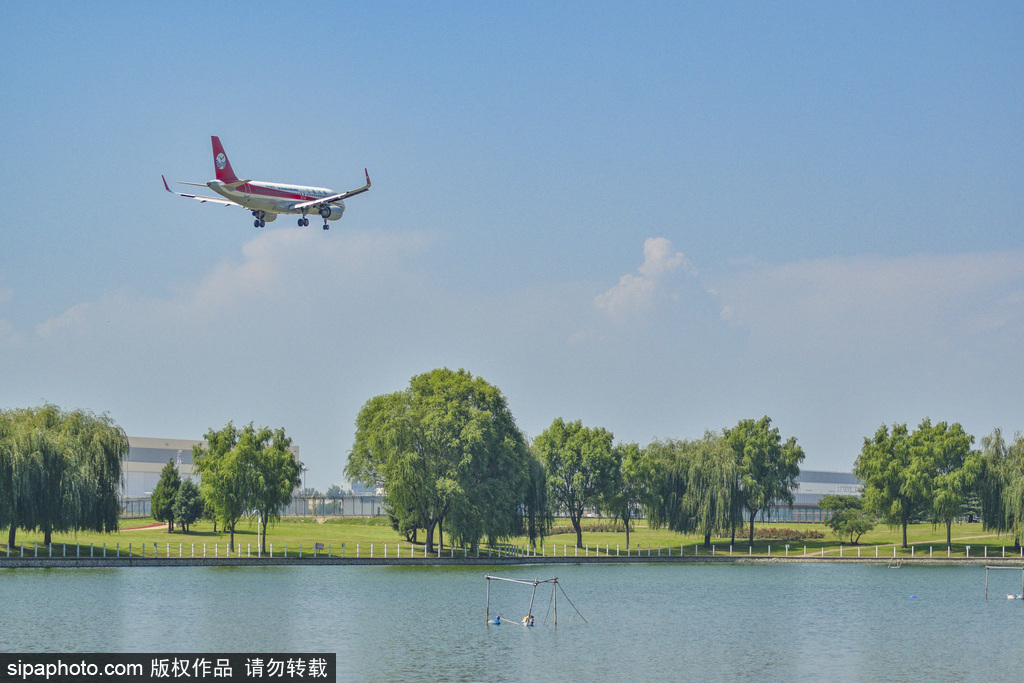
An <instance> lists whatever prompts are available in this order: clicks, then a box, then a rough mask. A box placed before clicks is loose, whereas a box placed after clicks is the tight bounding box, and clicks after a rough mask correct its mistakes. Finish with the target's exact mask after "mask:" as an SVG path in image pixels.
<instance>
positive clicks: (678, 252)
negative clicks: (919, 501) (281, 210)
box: [0, 2, 1024, 490]
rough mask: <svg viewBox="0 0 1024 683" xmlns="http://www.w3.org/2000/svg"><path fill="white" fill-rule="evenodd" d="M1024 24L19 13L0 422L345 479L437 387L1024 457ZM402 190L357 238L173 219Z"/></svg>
mask: <svg viewBox="0 0 1024 683" xmlns="http://www.w3.org/2000/svg"><path fill="white" fill-rule="evenodd" d="M1022 32H1024V7H1022V6H1021V5H1020V4H1019V3H1009V2H1008V3H971V4H964V3H941V2H921V3H915V2H908V3H872V2H868V3H857V4H838V5H837V4H835V3H660V2H658V3H621V4H620V3H594V2H587V3H536V4H530V3H514V4H501V3H459V4H440V5H429V6H428V5H423V4H420V3H410V4H405V3H390V4H387V5H386V6H384V7H378V6H372V4H371V5H365V6H364V5H359V4H355V5H346V6H344V7H339V6H338V5H336V4H334V3H297V4H294V5H291V4H288V3H278V4H275V5H274V6H272V7H268V8H259V7H256V8H246V9H245V10H244V11H243V10H242V9H241V7H240V6H237V5H231V4H228V3H193V4H187V3H181V4H174V5H173V6H170V5H167V6H162V5H157V4H150V3H139V4H138V6H134V5H129V6H124V5H113V4H103V3H96V4H78V3H67V4H56V3H25V4H17V5H12V6H10V7H7V8H5V10H4V21H3V22H2V23H0V92H2V93H3V97H2V98H0V123H2V125H0V182H2V184H3V186H4V187H5V188H6V189H7V195H8V201H7V203H6V206H5V210H4V212H3V216H2V218H0V406H4V407H23V406H30V405H37V404H39V403H40V402H42V401H50V402H54V403H57V404H59V405H61V406H64V407H69V408H73V407H81V408H87V409H90V410H93V411H96V412H108V413H109V414H110V415H111V417H112V418H114V419H115V420H116V421H117V422H118V423H119V424H121V425H122V426H123V427H124V428H125V430H126V431H127V432H128V433H129V434H130V435H135V436H152V437H169V438H201V437H202V435H203V434H204V433H205V432H206V431H207V429H209V428H211V427H213V428H219V427H221V426H223V425H224V424H225V423H226V422H227V421H228V420H234V421H235V422H236V423H247V422H250V421H254V422H256V423H257V424H266V425H270V426H273V427H284V428H285V429H286V431H287V432H288V433H289V434H290V435H291V436H292V437H293V438H294V440H295V442H296V443H297V444H298V445H299V446H300V448H301V453H302V458H303V460H304V461H305V462H306V463H307V464H308V465H309V467H310V472H309V483H310V485H316V486H317V487H319V488H321V490H322V489H325V488H326V487H327V486H328V485H329V484H330V483H333V482H336V481H340V480H341V479H342V468H343V467H344V463H345V460H346V458H347V454H348V451H349V448H350V446H351V441H352V437H353V432H354V421H355V417H356V414H357V412H358V410H359V408H360V407H361V406H362V404H363V403H364V402H365V401H366V400H367V399H369V398H370V397H372V396H374V395H377V394H381V393H386V392H391V391H397V390H400V389H402V388H404V387H405V386H406V385H407V383H408V380H409V378H410V377H412V376H413V375H415V374H418V373H421V372H427V371H429V370H431V369H433V368H436V367H442V366H447V367H451V368H466V369H467V370H469V371H470V372H472V373H473V374H475V375H480V376H482V377H483V378H484V379H486V380H487V381H489V382H491V383H492V384H495V385H496V386H498V387H499V388H500V389H501V390H502V391H503V392H504V393H505V395H506V396H507V398H508V400H509V404H510V407H511V408H512V411H513V413H514V414H515V416H516V418H517V421H518V422H519V425H520V426H521V427H522V428H523V429H524V430H525V431H526V432H527V433H528V434H530V435H532V436H536V435H537V434H539V433H540V432H541V431H542V430H543V429H545V428H546V427H547V426H548V425H549V424H550V423H551V421H552V420H553V419H554V418H556V417H564V418H565V419H582V420H583V421H584V423H586V424H589V425H593V426H602V427H605V428H607V429H609V430H611V431H612V432H614V433H615V435H616V438H617V439H619V440H621V441H636V442H639V443H641V444H646V443H648V442H650V441H651V440H652V439H654V438H667V437H672V438H692V437H698V436H700V435H701V434H702V433H703V431H704V430H705V429H721V428H722V427H726V426H731V425H734V424H735V423H736V422H737V421H738V420H740V419H742V418H747V417H752V418H758V417H761V416H762V415H768V416H770V417H771V418H772V420H773V422H774V424H775V425H776V426H777V427H778V428H779V429H780V431H781V432H782V434H783V435H784V436H785V437H789V436H795V437H796V438H797V440H798V442H799V443H800V444H801V445H802V446H803V448H804V450H805V452H806V455H807V458H806V460H805V463H804V467H805V468H810V469H849V468H850V467H851V466H852V464H853V461H854V459H855V458H856V456H857V454H858V453H859V451H860V447H861V445H862V442H863V437H865V436H868V435H870V434H872V433H873V432H874V431H875V430H876V429H877V428H878V427H879V426H880V425H881V424H883V423H885V424H892V423H895V422H909V423H911V424H913V425H916V424H917V423H918V422H920V420H921V419H922V418H924V417H926V416H928V417H931V418H932V420H933V421H938V420H946V421H950V422H952V421H957V422H960V423H962V424H963V425H964V427H965V428H966V429H967V430H968V432H970V433H972V434H974V435H975V436H976V437H977V438H978V439H980V437H982V436H984V435H986V434H988V433H990V432H991V431H992V429H993V428H995V427H1001V428H1002V429H1003V430H1004V431H1005V432H1007V433H1013V432H1014V431H1016V430H1020V429H1024V412H1022V410H1021V408H1022V404H1021V399H1020V389H1019V387H1020V386H1022V385H1024V359H1022V354H1021V352H1020V349H1021V340H1022V338H1024V235H1022V231H1021V224H1022V218H1024V201H1022V192H1021V189H1022V187H1024V161H1022V159H1024V127H1022V125H1021V123H1022V121H1024V42H1022V41H1021V40H1020V36H1021V34H1022ZM211 134H215V135H219V136H220V137H221V139H222V141H223V142H224V145H225V148H226V150H227V152H228V155H229V157H230V158H231V162H232V165H233V166H234V168H235V170H236V172H238V174H239V175H240V176H242V177H246V178H255V179H257V180H268V181H279V182H292V183H299V184H308V185H317V186H326V187H331V188H334V189H337V190H344V189H350V188H353V187H357V186H358V185H360V184H361V183H362V169H363V168H364V167H366V168H368V169H369V171H370V175H371V178H372V179H373V183H374V185H373V189H372V190H371V191H370V192H369V193H366V194H364V195H361V196H358V197H355V198H353V199H352V200H350V201H349V202H348V210H347V212H346V214H345V218H343V219H342V220H341V221H340V222H338V223H334V224H332V229H331V230H330V232H326V233H325V232H323V231H322V230H320V229H319V228H317V227H316V226H317V224H316V222H315V221H314V222H313V224H314V227H312V228H305V229H303V228H298V227H296V226H295V223H294V220H293V218H291V217H282V218H280V219H279V220H278V221H276V222H274V223H270V224H268V226H267V228H266V229H264V230H256V229H254V228H253V227H252V219H251V217H250V216H249V215H248V214H247V213H246V212H244V211H243V210H241V209H233V208H226V207H220V206H213V205H203V204H199V203H198V202H191V201H187V200H183V199H179V198H177V197H174V196H172V195H169V194H167V193H166V192H165V191H164V190H163V186H162V184H161V182H160V175H161V174H166V176H167V178H168V180H169V181H171V182H174V181H177V180H187V181H193V182H204V181H206V180H208V179H209V178H211V177H213V165H212V158H211V152H210V135H211Z"/></svg>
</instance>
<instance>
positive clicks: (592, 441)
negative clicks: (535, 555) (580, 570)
mask: <svg viewBox="0 0 1024 683" xmlns="http://www.w3.org/2000/svg"><path fill="white" fill-rule="evenodd" d="M612 438H613V437H612V433H611V432H609V431H608V430H606V429H604V428H601V427H594V428H592V427H584V426H583V424H582V423H581V422H580V421H579V420H576V421H575V422H569V423H566V422H565V421H564V420H563V419H562V418H557V419H556V420H555V421H554V422H552V423H551V426H550V427H548V428H547V429H545V430H544V431H543V432H542V433H541V434H540V436H538V437H537V440H536V441H535V442H534V447H535V448H536V450H537V453H538V455H539V456H540V459H541V461H542V462H543V463H544V467H545V469H546V470H547V475H548V488H549V490H550V493H551V502H552V505H553V507H554V508H555V509H556V510H558V511H560V512H564V513H565V514H567V515H568V516H569V520H570V521H571V522H572V528H573V529H575V530H576V547H577V548H582V547H583V527H582V525H581V520H582V519H583V514H584V512H585V511H586V510H587V509H595V510H599V509H600V507H601V505H602V504H603V503H604V502H605V501H606V500H607V499H608V496H609V494H610V493H611V492H612V491H613V490H614V489H613V487H614V485H615V478H616V473H617V472H618V471H619V467H620V464H619V461H618V458H619V457H621V453H620V452H617V451H616V450H615V449H614V448H612Z"/></svg>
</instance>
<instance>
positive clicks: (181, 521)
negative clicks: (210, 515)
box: [173, 477, 203, 534]
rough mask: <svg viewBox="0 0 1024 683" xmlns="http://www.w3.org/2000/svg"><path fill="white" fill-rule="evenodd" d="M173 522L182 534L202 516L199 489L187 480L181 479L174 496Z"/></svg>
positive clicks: (201, 501)
mask: <svg viewBox="0 0 1024 683" xmlns="http://www.w3.org/2000/svg"><path fill="white" fill-rule="evenodd" d="M173 509H174V521H176V522H177V523H178V526H180V527H181V530H182V533H186V534H187V533H188V528H189V527H190V526H192V524H193V523H194V522H195V521H196V520H197V519H199V518H200V517H202V515H203V496H202V494H201V493H200V492H199V487H198V486H196V485H195V483H193V481H192V480H191V479H189V478H187V477H186V478H185V479H182V481H181V485H180V486H179V487H178V492H177V493H176V494H175V496H174V505H173Z"/></svg>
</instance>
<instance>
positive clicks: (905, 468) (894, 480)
mask: <svg viewBox="0 0 1024 683" xmlns="http://www.w3.org/2000/svg"><path fill="white" fill-rule="evenodd" d="M853 473H854V474H855V475H856V476H857V478H858V479H860V480H861V481H863V482H864V492H863V498H864V503H865V506H866V507H867V509H868V510H869V511H871V512H874V513H876V514H878V515H879V516H880V517H881V518H882V520H883V521H884V522H885V523H886V524H889V525H890V526H894V527H895V526H901V527H902V528H903V547H904V548H906V547H907V525H908V524H910V520H911V519H914V518H916V517H919V516H921V515H923V514H925V513H927V512H928V510H929V509H930V506H931V493H932V480H933V478H934V475H935V468H934V458H933V457H932V453H931V451H930V450H929V448H927V446H926V445H925V444H923V443H921V441H920V440H914V439H912V438H911V434H910V432H909V431H908V430H907V425H906V423H904V424H896V425H893V427H892V430H891V431H890V430H889V428H888V427H887V426H886V425H882V426H881V427H879V428H878V430H877V431H876V432H875V435H874V437H872V438H867V437H865V438H864V446H863V447H862V448H861V452H860V455H859V456H857V460H856V462H855V463H854V466H853Z"/></svg>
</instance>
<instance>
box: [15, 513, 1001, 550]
mask: <svg viewBox="0 0 1024 683" xmlns="http://www.w3.org/2000/svg"><path fill="white" fill-rule="evenodd" d="M153 524H155V522H154V521H153V520H152V519H148V518H143V519H126V520H122V521H121V530H120V531H118V532H116V533H112V534H98V533H84V532H83V533H79V534H77V535H76V534H54V535H53V546H52V549H48V548H46V546H44V545H42V540H43V536H42V534H41V533H37V532H26V531H23V530H19V531H18V534H17V538H16V547H15V548H12V549H11V552H10V554H11V555H12V556H17V555H18V554H19V552H20V550H21V547H22V546H23V547H24V553H25V555H26V556H33V555H34V554H35V553H37V552H38V554H39V556H41V557H43V556H48V555H49V554H50V553H51V552H52V554H53V556H55V557H59V556H61V555H64V554H66V555H67V556H69V557H74V556H75V555H76V554H80V555H81V556H89V555H90V552H91V553H92V554H93V555H94V556H102V555H103V551H104V547H105V548H106V553H107V556H112V555H114V554H115V553H116V552H120V554H121V556H122V557H123V556H125V555H127V554H128V552H129V547H130V548H131V554H132V555H134V556H137V557H138V556H141V554H142V549H143V548H145V553H146V556H148V557H152V556H153V554H154V543H155V544H156V552H158V553H159V555H160V557H164V556H165V555H167V554H168V553H169V554H170V556H171V557H177V556H178V554H179V552H180V553H181V555H182V556H184V557H190V556H191V555H192V553H193V547H194V548H195V550H194V552H195V555H196V556H197V557H202V556H203V555H204V546H205V554H206V555H207V556H211V557H212V556H213V555H214V553H215V552H216V554H217V555H220V556H224V555H225V554H226V552H227V545H228V541H229V535H228V534H227V533H225V532H224V531H223V529H221V528H218V530H217V532H216V533H214V531H213V525H212V524H211V523H209V522H201V523H199V524H194V525H192V527H191V528H190V530H189V533H187V534H183V533H180V532H178V531H175V532H174V533H168V532H167V525H166V524H162V525H160V526H158V527H151V526H150V525H153ZM556 526H557V527H560V528H563V529H564V528H566V527H568V526H569V523H568V520H557V521H556ZM607 526H608V523H607V521H606V520H587V521H585V522H584V533H583V544H584V546H585V548H581V549H579V550H578V551H577V550H576V548H575V547H574V545H575V542H576V536H575V534H574V533H571V532H570V533H558V534H555V535H552V536H548V537H547V538H545V539H544V543H543V545H542V546H539V547H538V548H537V554H538V555H540V554H542V553H543V554H544V555H548V556H550V555H557V556H559V557H562V556H566V557H576V556H578V557H584V556H593V555H594V554H596V553H600V554H601V555H604V554H605V553H606V552H607V553H608V554H610V555H616V554H618V555H620V556H622V555H626V552H627V551H626V545H625V544H626V535H625V533H623V532H621V531H618V532H616V531H599V530H597V529H599V528H605V527H607ZM147 527H149V528H147ZM761 527H777V528H779V529H792V530H795V531H797V532H803V533H806V532H808V531H811V530H814V531H818V532H823V533H824V535H825V538H824V539H817V540H810V539H809V540H800V539H796V540H789V541H783V540H757V541H755V544H754V548H753V553H752V554H753V555H761V556H764V555H766V554H767V553H768V552H769V549H770V552H771V555H772V556H776V557H781V556H785V555H786V554H787V550H786V543H788V544H789V550H788V554H789V555H790V556H794V555H804V554H805V548H806V554H807V555H817V556H821V555H822V552H824V556H825V557H838V556H839V555H840V552H842V555H843V557H857V556H858V552H859V553H860V556H861V557H875V556H876V552H877V556H878V557H881V558H885V557H893V553H894V546H895V556H896V557H910V556H911V555H913V556H914V557H928V556H929V554H930V553H931V554H932V555H933V556H934V557H946V556H947V551H946V542H945V535H946V533H945V532H946V530H945V527H944V526H938V527H934V526H932V525H931V524H915V525H911V526H910V527H909V528H908V530H907V531H908V543H909V545H910V546H911V548H908V549H907V550H904V549H903V548H901V547H899V545H900V544H901V541H902V530H901V529H899V528H896V529H889V528H888V527H885V526H879V527H877V528H876V529H875V530H874V531H872V532H870V533H867V534H864V536H862V537H861V539H860V541H861V542H860V544H859V545H856V546H851V545H849V544H848V543H843V542H840V541H839V540H838V539H836V538H835V536H834V535H833V534H832V533H831V531H829V530H828V529H827V528H826V527H825V526H824V525H821V524H805V523H768V524H763V525H762V524H757V525H755V529H757V528H761ZM424 538H425V536H424V534H423V532H422V531H421V532H420V535H419V538H418V540H419V543H418V544H416V545H415V546H414V545H413V544H411V543H409V542H408V541H407V540H406V539H405V538H404V537H402V536H400V535H399V534H398V533H397V532H395V531H394V530H393V529H392V528H391V527H390V525H389V524H388V522H387V519H386V518H383V517H375V518H363V517H346V518H326V519H324V518H319V519H317V520H313V519H311V518H309V517H288V518H284V519H282V520H281V521H279V522H278V523H276V524H274V525H272V526H270V527H269V528H268V531H267V544H268V547H271V546H272V548H273V554H274V555H275V556H281V555H283V554H284V553H285V548H286V547H287V553H288V555H289V556H293V557H297V556H298V555H299V553H300V548H301V552H302V554H303V556H311V555H312V554H313V552H314V545H315V544H318V543H321V544H323V550H318V551H316V552H317V554H324V553H326V552H328V551H329V552H330V553H331V554H332V555H333V556H341V555H342V554H344V556H346V557H356V556H357V554H358V556H359V557H370V553H371V551H372V552H373V555H374V557H382V556H383V554H384V552H385V547H386V549H387V554H388V556H389V557H394V556H395V554H396V553H397V552H401V556H402V557H408V556H409V554H410V551H411V552H413V553H415V555H416V556H417V557H422V555H423V539H424ZM434 540H435V542H436V541H437V538H436V536H435V539H434ZM703 540H704V539H703V537H699V536H695V535H687V534H677V533H674V532H671V531H666V530H664V529H649V528H648V527H647V523H646V522H645V521H643V520H638V521H637V522H636V523H635V525H634V528H633V531H632V532H631V533H630V537H629V541H630V546H631V548H630V550H629V554H630V555H631V556H635V555H636V554H637V553H638V552H640V553H641V554H642V555H644V556H646V555H647V554H648V552H650V554H651V555H657V554H659V552H660V553H661V554H662V555H665V554H671V555H679V554H680V553H682V554H685V555H695V554H700V555H710V554H711V553H712V549H711V548H705V547H703V545H702V543H703ZM235 543H236V550H235V552H234V553H233V554H234V555H235V556H237V555H238V552H239V549H240V550H241V554H242V556H243V557H244V556H246V555H247V554H249V553H251V554H252V555H256V554H257V552H258V551H257V546H258V539H257V535H256V524H255V522H250V521H249V520H242V521H241V522H239V524H238V526H237V528H236V531H235ZM526 543H527V541H526V539H525V538H516V539H510V540H509V541H508V542H507V545H511V546H517V545H518V546H525V545H526ZM36 544H38V549H37V547H36ZM712 544H713V546H714V553H715V554H728V553H729V552H730V542H729V539H728V538H721V537H716V538H712ZM967 546H970V556H971V557H981V556H984V555H986V553H987V556H989V557H1000V556H1002V554H1003V552H1006V554H1007V555H1008V556H1010V555H1014V556H1020V553H1021V551H1020V549H1019V548H1018V549H1016V550H1014V549H1013V539H1012V538H1011V537H1009V536H999V535H997V534H994V533H991V532H987V531H984V530H983V529H982V528H981V524H955V525H953V545H952V548H951V550H950V552H949V556H950V557H965V556H966V554H967ZM840 547H842V550H841V551H840ZM876 547H877V548H878V549H877V551H876ZM638 548H639V550H638ZM1004 548H1005V551H1004ZM371 549H372V550H371ZM443 552H444V555H446V556H447V555H450V553H451V550H450V549H449V548H448V547H446V548H445V549H444V551H443ZM732 552H733V554H739V555H748V554H750V550H749V549H748V546H747V540H746V537H744V536H743V535H741V534H740V533H737V539H736V545H734V546H733V548H732ZM486 553H487V548H486V546H485V547H484V548H483V550H482V551H481V554H482V555H486ZM531 553H532V551H531ZM5 554H6V552H5V546H4V545H0V557H3V556H5Z"/></svg>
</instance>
